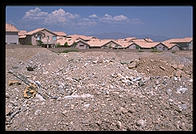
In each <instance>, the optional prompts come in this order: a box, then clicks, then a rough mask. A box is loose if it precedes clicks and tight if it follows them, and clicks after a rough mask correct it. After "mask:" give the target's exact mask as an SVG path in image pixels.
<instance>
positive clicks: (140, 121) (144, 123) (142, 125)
mask: <svg viewBox="0 0 196 134" xmlns="http://www.w3.org/2000/svg"><path fill="white" fill-rule="evenodd" d="M136 125H137V126H141V127H145V126H146V121H145V120H143V119H140V120H138V121H137V122H136Z"/></svg>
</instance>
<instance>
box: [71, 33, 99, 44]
mask: <svg viewBox="0 0 196 134" xmlns="http://www.w3.org/2000/svg"><path fill="white" fill-rule="evenodd" d="M69 37H70V38H72V39H74V40H83V41H86V42H87V41H90V40H91V39H96V37H94V36H86V35H79V34H73V35H69Z"/></svg>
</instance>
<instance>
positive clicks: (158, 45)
mask: <svg viewBox="0 0 196 134" xmlns="http://www.w3.org/2000/svg"><path fill="white" fill-rule="evenodd" d="M152 43H153V44H156V45H155V46H154V47H153V48H156V50H158V51H165V50H168V47H167V46H166V45H165V44H163V43H161V42H152Z"/></svg>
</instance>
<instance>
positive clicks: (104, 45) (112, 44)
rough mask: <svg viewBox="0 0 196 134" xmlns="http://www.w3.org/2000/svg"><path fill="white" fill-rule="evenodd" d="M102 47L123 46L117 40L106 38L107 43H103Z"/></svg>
mask: <svg viewBox="0 0 196 134" xmlns="http://www.w3.org/2000/svg"><path fill="white" fill-rule="evenodd" d="M102 48H114V49H117V48H122V46H121V45H120V44H119V43H118V42H116V41H115V40H111V39H106V43H105V44H103V45H102Z"/></svg>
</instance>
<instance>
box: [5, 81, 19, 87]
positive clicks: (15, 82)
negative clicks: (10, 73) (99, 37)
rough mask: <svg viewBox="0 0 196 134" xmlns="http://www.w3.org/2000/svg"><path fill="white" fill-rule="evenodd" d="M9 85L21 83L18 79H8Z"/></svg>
mask: <svg viewBox="0 0 196 134" xmlns="http://www.w3.org/2000/svg"><path fill="white" fill-rule="evenodd" d="M8 85H9V86H12V85H21V83H20V82H19V81H18V80H9V81H8Z"/></svg>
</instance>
